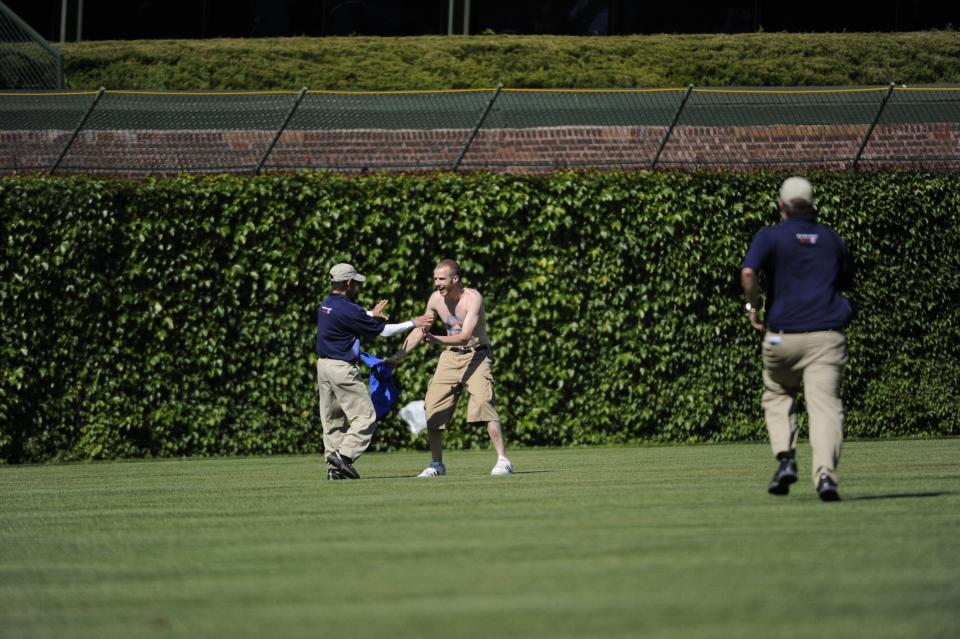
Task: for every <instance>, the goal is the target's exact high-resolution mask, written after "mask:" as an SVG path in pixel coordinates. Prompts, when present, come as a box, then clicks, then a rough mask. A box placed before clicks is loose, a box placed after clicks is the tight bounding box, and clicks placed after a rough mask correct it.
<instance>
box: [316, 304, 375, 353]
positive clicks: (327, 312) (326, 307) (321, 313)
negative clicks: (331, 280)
mask: <svg viewBox="0 0 960 639" xmlns="http://www.w3.org/2000/svg"><path fill="white" fill-rule="evenodd" d="M385 325H386V324H385V323H384V322H381V321H380V320H377V319H374V318H372V317H370V316H369V315H367V312H366V311H365V310H363V309H362V308H361V307H360V306H358V305H356V304H354V303H353V302H351V301H350V299H349V298H348V297H347V296H346V295H334V294H332V293H331V294H330V295H329V296H328V297H327V299H325V300H323V302H322V303H321V304H320V308H319V309H318V310H317V356H319V357H326V358H328V359H340V360H343V361H345V362H352V361H354V360H355V359H357V357H358V353H357V352H356V351H354V348H353V345H354V343H355V342H356V341H357V339H362V338H369V337H376V336H377V335H379V334H380V332H381V331H382V330H383V327H384V326H385Z"/></svg>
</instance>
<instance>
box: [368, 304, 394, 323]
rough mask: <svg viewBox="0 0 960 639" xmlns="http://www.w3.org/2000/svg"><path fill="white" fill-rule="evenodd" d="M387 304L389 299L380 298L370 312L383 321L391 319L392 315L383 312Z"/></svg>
mask: <svg viewBox="0 0 960 639" xmlns="http://www.w3.org/2000/svg"><path fill="white" fill-rule="evenodd" d="M386 306H387V300H380V301H379V302H377V305H376V306H374V307H373V309H372V310H371V311H370V313H371V314H372V315H373V318H374V319H378V320H380V321H381V322H386V321H387V320H388V319H390V316H389V315H387V314H386V313H384V312H383V309H384V308H386Z"/></svg>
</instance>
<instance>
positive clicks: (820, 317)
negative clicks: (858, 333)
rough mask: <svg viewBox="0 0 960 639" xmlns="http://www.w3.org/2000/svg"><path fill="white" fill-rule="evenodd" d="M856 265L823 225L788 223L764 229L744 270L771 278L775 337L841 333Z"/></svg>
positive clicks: (799, 220) (769, 293)
mask: <svg viewBox="0 0 960 639" xmlns="http://www.w3.org/2000/svg"><path fill="white" fill-rule="evenodd" d="M852 266H853V265H852V261H851V259H850V254H849V253H848V252H847V247H846V245H844V243H843V240H842V239H840V236H839V235H837V234H836V233H835V232H834V231H832V230H831V229H829V228H827V227H826V226H824V225H823V224H818V223H817V222H815V221H813V220H807V219H802V218H787V219H786V220H785V221H783V222H782V223H780V224H777V225H776V226H769V227H767V228H765V229H761V230H760V232H758V233H757V235H756V236H755V237H754V238H753V242H752V243H751V244H750V250H749V251H747V256H746V257H745V258H744V260H743V264H742V265H741V268H750V269H753V270H754V271H755V272H757V273H759V272H760V271H764V272H765V274H766V285H765V290H766V296H767V300H766V309H767V312H766V321H767V326H768V327H769V328H770V330H773V331H785V332H803V331H825V330H840V329H842V328H843V327H845V326H846V325H847V323H848V322H849V321H850V315H851V308H850V303H849V302H848V301H847V299H846V298H845V297H844V296H843V295H842V294H841V293H840V291H842V290H849V289H850V287H851V285H852V283H853V278H852V270H853V268H852Z"/></svg>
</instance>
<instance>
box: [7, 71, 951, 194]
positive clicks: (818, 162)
mask: <svg viewBox="0 0 960 639" xmlns="http://www.w3.org/2000/svg"><path fill="white" fill-rule="evenodd" d="M761 167H773V168H788V167H789V168H805V169H811V168H823V169H832V170H872V169H881V168H921V169H946V170H957V169H960V86H952V85H951V86H946V85H937V86H922V87H908V86H894V85H890V86H883V87H844V88H835V87H833V88H830V87H828V88H803V89H788V88H781V89H771V88H701V87H693V86H689V87H682V88H672V89H623V90H547V89H505V88H500V87H498V88H496V89H474V90H452V91H393V92H347V91H310V90H307V89H306V88H303V89H300V90H298V91H259V92H241V91H235V92H147V91H112V90H111V91H108V90H103V89H101V90H99V91H77V92H62V91H33V92H25V91H0V173H6V174H12V173H48V174H76V173H92V174H109V175H123V176H141V175H154V174H156V175H162V174H171V173H184V172H186V173H218V172H232V173H259V172H263V171H290V170H299V169H321V170H332V171H347V172H359V171H437V170H448V171H478V170H481V171H494V172H503V173H537V172H541V173H542V172H550V171H554V170H558V169H569V168H576V169H601V170H602V169H638V168H646V169H673V170H694V169H721V168H722V169H739V170H744V169H751V168H761Z"/></svg>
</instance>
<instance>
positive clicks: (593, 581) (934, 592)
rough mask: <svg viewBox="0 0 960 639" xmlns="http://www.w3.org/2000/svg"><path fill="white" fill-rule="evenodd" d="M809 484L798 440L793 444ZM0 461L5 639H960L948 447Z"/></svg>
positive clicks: (958, 463)
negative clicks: (778, 487) (500, 474)
mask: <svg viewBox="0 0 960 639" xmlns="http://www.w3.org/2000/svg"><path fill="white" fill-rule="evenodd" d="M800 455H801V457H800V463H801V468H803V469H804V471H805V472H806V471H807V465H808V464H809V450H808V449H807V448H805V447H802V448H801V451H800ZM512 458H513V461H514V465H515V467H516V470H517V471H518V472H517V474H515V475H514V476H513V477H507V478H492V477H489V476H487V473H488V472H489V469H490V466H491V465H492V462H493V461H494V460H493V455H492V454H491V453H490V452H488V451H469V452H450V453H448V454H447V458H446V460H445V461H446V462H447V467H448V473H449V474H448V475H447V476H446V477H443V478H439V479H434V480H419V479H416V478H413V477H411V475H413V474H415V473H416V472H417V471H419V470H420V468H421V467H422V466H423V465H424V464H425V462H426V461H427V459H426V455H425V453H413V452H409V453H408V452H404V453H392V454H371V455H368V456H366V457H364V458H362V459H360V460H359V461H358V464H357V468H358V470H359V471H360V472H361V474H362V475H363V476H364V479H363V480H361V481H341V482H328V481H326V479H325V475H324V472H323V464H322V459H321V458H320V457H308V456H304V457H274V458H239V459H210V460H187V461H160V462H120V463H95V464H71V465H49V466H23V467H0V637H4V638H5V639H11V638H14V637H57V638H64V637H124V638H131V637H153V636H157V637H191V638H197V637H281V638H285V637H361V638H362V637H391V638H394V637H419V638H432V637H484V638H486V637H491V638H492V637H503V636H511V637H523V638H529V637H777V638H782V637H870V638H872V639H875V638H879V637H956V636H958V635H960V532H958V525H960V440H956V439H947V440H923V441H882V442H880V441H878V442H852V443H848V444H847V445H846V447H845V449H844V459H843V464H842V467H841V469H840V470H841V484H840V488H841V494H842V496H843V498H844V500H843V501H842V502H840V503H835V504H824V503H821V502H820V501H819V500H818V499H817V498H816V496H815V494H814V491H813V486H812V483H811V482H810V481H809V480H808V479H807V478H806V477H804V480H803V481H801V482H799V483H797V484H796V485H794V487H793V492H792V494H791V495H789V496H788V497H772V496H769V495H767V494H766V492H765V488H766V482H767V480H768V479H769V476H770V474H772V472H773V469H774V463H773V462H772V460H771V459H770V455H769V450H768V448H767V447H766V446H765V445H760V444H743V445H726V446H676V447H664V448H589V449H559V450H557V449H518V450H514V451H512Z"/></svg>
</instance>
